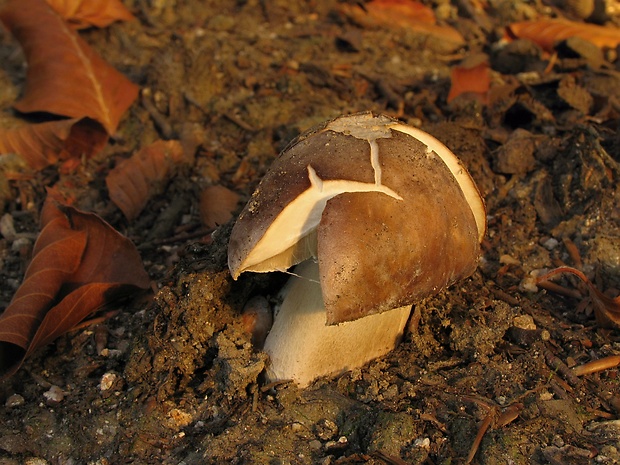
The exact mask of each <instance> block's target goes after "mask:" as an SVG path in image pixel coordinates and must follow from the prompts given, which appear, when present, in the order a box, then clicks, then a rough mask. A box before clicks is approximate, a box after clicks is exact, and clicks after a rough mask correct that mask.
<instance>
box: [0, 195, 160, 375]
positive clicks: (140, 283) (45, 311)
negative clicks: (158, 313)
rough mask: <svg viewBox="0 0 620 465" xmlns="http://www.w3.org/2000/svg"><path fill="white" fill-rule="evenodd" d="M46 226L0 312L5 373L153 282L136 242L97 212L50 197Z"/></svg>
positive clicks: (0, 362) (0, 370)
mask: <svg viewBox="0 0 620 465" xmlns="http://www.w3.org/2000/svg"><path fill="white" fill-rule="evenodd" d="M41 225H42V227H43V229H42V231H41V234H40V236H39V238H38V239H37V242H36V243H35V246H34V250H33V258H32V262H31V263H30V265H29V266H28V269H27V270H26V275H25V277H24V282H23V283H22V285H21V286H20V287H19V289H18V290H17V292H16V293H15V295H14V296H13V299H12V300H11V303H10V304H9V306H8V307H7V309H6V310H5V311H4V313H2V315H0V378H2V377H6V376H10V375H11V374H13V373H14V372H15V371H17V369H18V368H19V367H20V365H21V363H22V362H23V360H24V359H25V358H26V357H27V356H28V355H30V354H31V353H32V352H33V351H34V350H36V349H37V348H39V347H41V346H43V345H45V344H47V343H49V342H50V341H52V340H54V339H55V338H56V337H58V336H59V335H61V334H63V333H65V332H67V331H69V330H70V329H71V328H73V327H74V326H75V325H77V324H78V323H79V322H80V321H82V320H83V319H84V318H85V317H87V316H88V315H89V314H91V313H93V312H94V311H96V310H98V309H100V308H101V307H103V306H105V305H106V304H108V303H110V302H112V301H114V300H116V299H119V298H121V297H123V296H125V295H127V294H129V293H131V292H134V291H135V290H137V289H146V288H147V287H148V285H149V277H148V275H147V273H146V271H144V268H143V266H142V261H141V259H140V255H139V254H138V252H137V250H136V248H135V247H134V245H133V244H132V243H131V241H129V240H128V239H127V238H125V237H124V236H122V235H121V234H119V233H118V232H117V231H115V230H114V229H113V228H112V227H111V226H110V225H108V224H107V223H106V222H105V221H103V220H102V219H101V218H99V217H98V216H96V215H94V214H92V213H84V212H81V211H79V210H77V209H75V208H73V207H70V206H66V205H61V204H59V203H57V201H56V200H53V199H52V198H51V197H48V199H47V200H46V203H45V205H44V207H43V211H42V213H41Z"/></svg>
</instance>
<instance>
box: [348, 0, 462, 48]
mask: <svg viewBox="0 0 620 465" xmlns="http://www.w3.org/2000/svg"><path fill="white" fill-rule="evenodd" d="M339 8H340V11H341V12H342V13H343V14H344V15H345V16H347V17H348V18H350V19H351V20H352V21H353V22H355V23H357V24H359V25H360V26H363V27H378V26H380V27H399V28H406V29H410V30H412V31H414V32H418V33H421V34H425V35H431V36H435V37H438V38H441V39H442V40H444V41H447V42H453V43H455V44H463V43H465V40H464V39H463V36H462V35H461V34H460V33H459V32H458V31H457V30H456V29H454V28H452V27H450V26H440V25H437V24H436V19H435V13H434V12H433V10H432V9H431V8H429V7H427V6H425V5H423V4H422V3H420V2H417V1H414V0H372V1H370V2H368V3H364V5H363V7H362V6H360V5H359V4H350V3H343V4H341V5H340V7H339Z"/></svg>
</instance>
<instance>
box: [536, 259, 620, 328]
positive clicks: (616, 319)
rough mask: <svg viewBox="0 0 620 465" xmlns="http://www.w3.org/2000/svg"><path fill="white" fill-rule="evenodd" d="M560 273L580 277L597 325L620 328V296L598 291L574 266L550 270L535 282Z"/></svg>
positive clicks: (546, 279)
mask: <svg viewBox="0 0 620 465" xmlns="http://www.w3.org/2000/svg"><path fill="white" fill-rule="evenodd" d="M562 273H569V274H573V275H575V276H577V277H578V278H579V279H581V280H582V281H583V282H584V283H585V285H586V286H587V288H588V294H589V296H590V300H591V301H592V305H593V307H594V316H595V317H596V321H597V322H598V324H599V325H601V326H603V327H606V328H614V329H619V328H620V297H616V298H615V299H612V298H611V297H608V296H606V295H605V294H603V293H602V292H601V291H599V290H598V289H597V288H596V286H594V284H592V282H591V281H590V280H589V279H588V277H587V276H586V275H585V274H583V273H582V272H581V271H579V270H578V269H576V268H572V267H570V266H561V267H558V268H555V269H553V270H551V271H550V272H548V273H546V274H544V275H542V276H539V277H538V278H537V279H536V282H537V284H539V283H541V282H544V281H548V280H549V279H550V278H552V277H553V276H556V275H558V274H562Z"/></svg>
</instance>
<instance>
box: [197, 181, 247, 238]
mask: <svg viewBox="0 0 620 465" xmlns="http://www.w3.org/2000/svg"><path fill="white" fill-rule="evenodd" d="M238 203H239V194H237V193H236V192H234V191H231V190H230V189H228V188H226V187H224V186H219V185H218V186H209V187H207V188H206V189H205V190H203V191H202V194H201V195H200V218H201V219H202V222H203V224H205V225H206V226H207V227H208V228H216V227H217V226H219V225H221V224H224V223H226V222H228V220H230V219H231V218H232V216H233V212H234V211H235V210H236V208H237V205H238Z"/></svg>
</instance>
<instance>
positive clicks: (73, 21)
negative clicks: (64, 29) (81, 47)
mask: <svg viewBox="0 0 620 465" xmlns="http://www.w3.org/2000/svg"><path fill="white" fill-rule="evenodd" d="M46 2H47V3H48V4H49V5H50V6H51V7H52V8H53V9H54V10H56V12H57V13H58V14H59V15H60V16H61V17H62V18H63V19H65V21H67V22H68V23H69V24H70V25H71V26H72V27H73V28H75V29H85V28H88V27H91V26H96V27H106V26H109V25H110V24H112V23H113V22H115V21H131V20H132V19H135V16H134V15H132V14H131V12H130V11H129V10H128V9H127V8H126V7H125V6H124V5H123V4H122V3H121V1H120V0H46Z"/></svg>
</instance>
